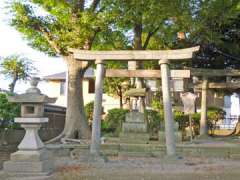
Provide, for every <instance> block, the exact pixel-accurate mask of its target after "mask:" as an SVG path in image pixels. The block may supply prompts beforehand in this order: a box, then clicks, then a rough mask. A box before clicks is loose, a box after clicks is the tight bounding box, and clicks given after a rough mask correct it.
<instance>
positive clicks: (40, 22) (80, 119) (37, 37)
mask: <svg viewBox="0 0 240 180" xmlns="http://www.w3.org/2000/svg"><path fill="white" fill-rule="evenodd" d="M11 11H12V12H13V16H12V19H11V25H12V26H14V27H15V28H16V29H17V30H18V31H20V32H21V33H22V35H23V36H24V38H26V39H27V40H28V43H29V45H30V46H31V47H33V48H34V49H37V50H39V51H42V52H44V53H46V54H49V55H52V56H62V57H63V59H64V61H65V62H66V64H67V67H68V98H67V99H68V102H67V113H66V121H65V127H64V130H63V132H62V133H61V134H60V136H59V137H57V138H56V139H59V138H60V137H63V136H66V137H70V138H74V136H75V135H76V134H78V137H82V138H88V137H89V136H90V133H89V128H88V124H87V121H86V115H85V111H84V102H83V90H82V80H83V75H84V72H85V71H86V69H87V68H88V67H89V66H90V65H91V63H90V62H85V61H76V60H75V59H74V58H73V56H72V53H71V52H70V51H69V48H76V49H85V50H90V49H94V48H97V46H95V47H94V45H95V43H96V44H98V43H97V42H99V41H100V40H101V39H100V37H101V35H102V34H104V33H105V36H104V37H107V35H106V34H108V33H110V32H111V31H112V29H109V28H108V26H107V23H106V21H105V19H106V18H105V16H103V13H102V8H100V0H93V1H85V0H76V1H67V0H62V1H55V0H32V1H14V2H13V3H12V5H11ZM103 39H104V38H103ZM101 42H102V40H101ZM103 44H104V43H103Z"/></svg>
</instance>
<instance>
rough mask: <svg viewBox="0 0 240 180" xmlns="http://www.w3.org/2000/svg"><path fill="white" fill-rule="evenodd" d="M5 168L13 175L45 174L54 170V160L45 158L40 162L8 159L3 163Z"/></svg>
mask: <svg viewBox="0 0 240 180" xmlns="http://www.w3.org/2000/svg"><path fill="white" fill-rule="evenodd" d="M3 169H4V171H5V172H6V173H10V174H11V175H13V174H16V175H26V176H45V175H49V174H50V173H51V172H52V171H53V161H50V160H45V161H39V162H23V161H22V162H21V161H19V162H14V161H6V162H4V164H3Z"/></svg>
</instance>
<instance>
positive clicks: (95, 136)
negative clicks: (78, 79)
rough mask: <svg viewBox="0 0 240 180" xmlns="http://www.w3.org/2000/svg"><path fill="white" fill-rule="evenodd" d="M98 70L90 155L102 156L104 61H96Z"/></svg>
mask: <svg viewBox="0 0 240 180" xmlns="http://www.w3.org/2000/svg"><path fill="white" fill-rule="evenodd" d="M95 63H96V65H97V68H96V80H95V89H96V90H97V91H95V99H94V110H93V123H92V140H91V146H90V153H91V154H94V155H97V156H98V155H100V145H101V142H100V141H101V117H102V95H103V79H104V74H105V69H104V62H103V60H96V61H95Z"/></svg>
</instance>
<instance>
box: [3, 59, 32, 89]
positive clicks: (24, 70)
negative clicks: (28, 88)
mask: <svg viewBox="0 0 240 180" xmlns="http://www.w3.org/2000/svg"><path fill="white" fill-rule="evenodd" d="M1 61H2V62H1V63H0V68H1V71H0V72H1V74H3V75H4V76H6V78H9V79H11V81H12V82H11V84H10V85H9V87H10V91H11V92H13V91H14V87H15V84H16V82H17V81H18V80H27V79H28V78H29V77H31V76H32V75H34V73H35V72H36V68H35V67H34V66H33V64H32V63H31V61H30V60H29V59H27V58H25V57H21V56H20V55H11V56H7V57H5V58H2V59H1Z"/></svg>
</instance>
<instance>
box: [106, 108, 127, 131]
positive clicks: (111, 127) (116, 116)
mask: <svg viewBox="0 0 240 180" xmlns="http://www.w3.org/2000/svg"><path fill="white" fill-rule="evenodd" d="M128 112H129V110H126V109H119V108H114V109H111V110H109V111H108V113H107V115H106V117H105V119H104V121H103V122H102V131H103V132H112V133H114V134H116V135H117V134H118V133H119V132H120V131H121V127H122V122H123V121H124V120H125V115H126V113H128Z"/></svg>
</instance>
